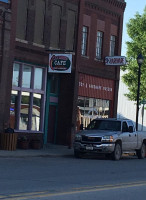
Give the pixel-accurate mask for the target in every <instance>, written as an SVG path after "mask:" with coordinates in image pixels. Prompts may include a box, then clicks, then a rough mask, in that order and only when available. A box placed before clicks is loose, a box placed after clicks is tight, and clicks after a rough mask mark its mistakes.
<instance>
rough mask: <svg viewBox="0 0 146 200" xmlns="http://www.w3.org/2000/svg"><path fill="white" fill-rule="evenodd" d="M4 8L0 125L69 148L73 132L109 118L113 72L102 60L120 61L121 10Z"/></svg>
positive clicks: (80, 1)
mask: <svg viewBox="0 0 146 200" xmlns="http://www.w3.org/2000/svg"><path fill="white" fill-rule="evenodd" d="M11 6H12V7H11V9H12V20H11V31H10V32H9V33H10V37H11V44H10V48H9V50H10V52H11V59H10V62H9V64H8V65H7V66H8V69H9V70H7V71H5V70H4V73H7V74H3V75H1V77H3V78H4V79H5V78H6V77H7V79H9V81H6V80H5V82H3V84H4V85H7V87H8V89H7V97H6V96H4V97H3V98H4V99H5V100H6V102H5V101H4V99H3V102H5V108H4V110H3V114H4V113H5V114H4V116H5V117H4V119H2V118H3V115H1V119H0V123H2V124H5V123H7V124H9V125H10V127H11V128H13V129H14V131H15V132H17V133H18V134H19V136H21V135H26V136H27V137H29V138H31V137H35V136H37V137H39V138H41V139H42V141H43V143H45V144H46V143H57V144H65V145H71V143H72V136H73V135H74V133H75V132H76V131H77V130H78V129H79V128H80V125H82V126H83V127H85V126H87V125H88V123H89V122H90V121H91V120H92V119H93V118H94V117H115V116H116V112H117V100H118V86H119V67H115V66H105V63H104V59H105V57H106V56H114V55H120V54H121V40H122V26H123V14H124V9H125V2H124V1H121V0H120V1H118V0H90V1H89V0H14V1H12V3H11ZM69 58H70V59H69ZM55 59H56V60H55ZM6 60H7V59H6ZM7 61H8V60H7ZM68 62H70V63H71V65H70V67H71V68H70V70H69V72H67V73H64V72H63V71H62V69H63V68H62V67H67V65H68V64H65V66H63V65H64V63H68ZM54 66H55V67H56V66H58V67H59V68H58V70H56V71H55V70H54V68H53V67H54ZM50 68H51V70H52V69H53V70H54V71H49V69H50ZM6 82H7V84H6ZM2 87H3V85H2V84H1V90H2ZM3 88H4V87H3ZM3 94H5V91H3ZM1 99H2V97H1ZM1 101H2V100H1ZM1 105H2V104H1ZM2 129H4V125H3V126H2V125H1V130H2Z"/></svg>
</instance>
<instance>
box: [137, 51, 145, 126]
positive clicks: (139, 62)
mask: <svg viewBox="0 0 146 200" xmlns="http://www.w3.org/2000/svg"><path fill="white" fill-rule="evenodd" d="M143 60H144V58H143V56H142V54H141V53H140V54H139V55H138V57H137V64H138V86H137V106H136V130H138V113H139V94H140V76H141V65H142V63H143Z"/></svg>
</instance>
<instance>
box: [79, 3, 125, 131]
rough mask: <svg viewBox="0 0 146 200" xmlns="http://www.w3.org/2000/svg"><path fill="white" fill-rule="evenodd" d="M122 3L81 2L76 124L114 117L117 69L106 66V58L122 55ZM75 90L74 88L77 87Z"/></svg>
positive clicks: (118, 70)
mask: <svg viewBox="0 0 146 200" xmlns="http://www.w3.org/2000/svg"><path fill="white" fill-rule="evenodd" d="M125 6H126V3H125V1H117V0H98V1H95V0H90V1H88V0H84V1H81V6H80V8H81V10H80V19H79V32H78V34H79V35H78V50H77V63H76V66H77V69H76V70H77V73H76V74H77V75H76V85H77V84H78V92H77V94H78V97H77V99H78V101H77V106H78V109H79V112H78V113H79V116H78V121H79V122H78V125H77V129H79V127H78V126H79V125H80V124H82V126H83V127H86V126H87V125H88V124H89V122H90V121H91V120H92V119H94V118H96V117H99V118H101V117H104V118H108V117H116V116H117V100H118V88H119V73H120V67H118V66H107V65H105V57H106V56H120V55H121V41H122V27H123V14H124V10H125ZM76 87H77V86H76Z"/></svg>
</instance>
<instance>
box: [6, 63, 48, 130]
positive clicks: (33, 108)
mask: <svg viewBox="0 0 146 200" xmlns="http://www.w3.org/2000/svg"><path fill="white" fill-rule="evenodd" d="M45 89H46V69H45V68H43V67H38V66H34V65H29V64H24V63H19V62H15V63H14V65H13V81H12V92H11V108H10V126H11V127H12V128H14V129H15V130H20V131H43V124H44V108H45V107H44V105H45Z"/></svg>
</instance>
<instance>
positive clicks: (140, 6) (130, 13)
mask: <svg viewBox="0 0 146 200" xmlns="http://www.w3.org/2000/svg"><path fill="white" fill-rule="evenodd" d="M125 2H126V3H127V5H126V8H125V12H124V22H123V37H122V53H121V55H122V56H126V44H125V42H126V41H128V40H129V37H128V34H127V30H126V24H127V23H128V22H129V20H130V19H131V18H134V16H135V14H136V12H139V14H142V13H143V11H144V7H145V6H146V1H145V0H125Z"/></svg>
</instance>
